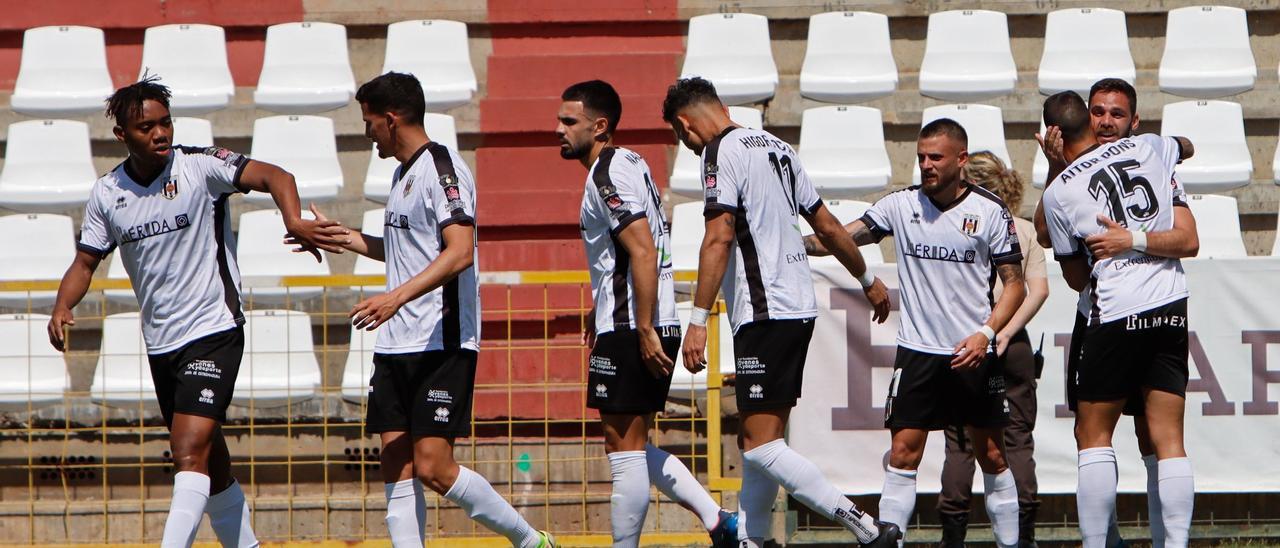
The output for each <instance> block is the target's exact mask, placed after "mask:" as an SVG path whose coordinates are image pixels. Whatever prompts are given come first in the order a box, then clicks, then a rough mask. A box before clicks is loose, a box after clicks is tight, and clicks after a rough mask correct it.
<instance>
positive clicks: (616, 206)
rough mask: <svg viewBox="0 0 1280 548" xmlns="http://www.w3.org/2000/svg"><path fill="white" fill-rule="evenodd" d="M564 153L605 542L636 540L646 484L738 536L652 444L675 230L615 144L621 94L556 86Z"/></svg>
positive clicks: (670, 315) (730, 539) (674, 327)
mask: <svg viewBox="0 0 1280 548" xmlns="http://www.w3.org/2000/svg"><path fill="white" fill-rule="evenodd" d="M561 101H562V102H561V103H560V110H559V112H557V114H556V118H557V120H558V122H559V124H558V125H557V127H556V134H557V135H558V136H559V138H560V157H562V158H564V159H566V160H577V161H578V162H580V163H581V164H582V166H583V167H585V168H586V169H587V180H586V184H585V188H584V190H583V196H582V208H581V213H580V217H579V223H580V227H581V229H582V240H583V243H584V244H585V246H586V252H587V263H588V266H589V271H590V274H591V289H592V294H593V303H594V305H593V307H592V312H591V314H589V317H588V321H587V331H586V339H587V347H588V348H589V349H590V351H591V356H590V362H589V368H588V371H587V407H590V408H592V409H596V410H598V411H599V412H600V422H601V423H602V426H603V427H604V428H603V429H604V440H605V453H606V454H607V455H608V458H609V470H610V474H611V476H612V478H613V495H612V496H611V497H610V499H609V505H610V518H611V519H610V522H611V529H612V533H613V545H614V546H617V547H624V548H625V547H632V546H636V545H638V543H639V541H640V530H641V529H642V528H643V527H644V521H645V514H646V512H647V511H648V509H649V485H650V484H651V483H652V484H653V485H654V486H656V487H657V488H658V489H659V490H660V491H662V493H663V494H665V495H667V496H668V497H670V498H671V499H672V500H674V501H676V502H677V503H679V504H680V505H681V506H684V507H685V508H688V509H689V510H690V511H692V512H693V513H694V514H696V515H697V516H698V518H699V520H700V521H701V522H702V525H703V527H705V528H706V529H707V532H708V533H709V534H710V536H711V541H712V545H713V546H715V547H724V548H728V547H731V546H736V545H737V524H738V520H737V516H736V515H735V514H732V513H730V512H728V511H725V510H723V509H721V508H720V505H719V504H716V502H715V500H714V499H712V498H711V495H709V494H708V493H707V491H706V489H704V488H703V487H702V485H701V484H699V483H698V480H697V478H695V477H694V476H693V474H691V473H690V472H689V470H688V468H686V467H685V465H684V464H683V463H682V462H680V460H679V459H677V458H676V457H674V456H672V455H671V454H670V453H667V452H666V451H663V450H662V449H660V448H658V447H656V446H654V445H652V444H650V443H648V439H649V431H650V430H651V429H652V428H653V419H654V414H655V413H657V412H659V411H662V410H663V408H664V407H665V404H666V401H667V392H668V390H669V389H670V387H671V369H672V366H673V365H674V360H675V358H676V353H677V352H678V351H679V348H680V320H679V318H678V317H677V316H676V299H675V287H674V283H673V282H674V280H673V278H672V270H671V251H670V250H671V236H670V232H671V229H670V227H669V226H668V224H667V221H666V219H665V217H664V216H663V213H662V200H661V198H659V197H658V189H657V187H655V186H654V182H653V177H652V176H651V175H650V173H649V165H648V164H647V163H646V162H645V159H644V158H643V157H641V156H640V155H639V154H637V153H635V152H634V151H631V150H628V149H626V148H622V147H617V146H614V144H613V136H614V134H615V133H616V132H617V129H618V121H619V120H620V119H621V117H622V101H621V99H620V98H619V97H618V93H617V91H615V90H614V89H613V86H611V85H609V84H608V83H607V82H603V81H600V80H591V81H588V82H580V83H577V84H574V85H572V86H569V87H568V88H567V89H565V91H564V93H563V94H561Z"/></svg>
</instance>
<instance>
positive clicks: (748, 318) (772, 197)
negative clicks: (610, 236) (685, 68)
mask: <svg viewBox="0 0 1280 548" xmlns="http://www.w3.org/2000/svg"><path fill="white" fill-rule="evenodd" d="M662 117H663V119H664V120H666V121H667V123H669V124H671V127H672V129H673V130H674V131H675V134H676V136H677V137H678V138H679V139H680V141H681V142H682V143H683V144H684V145H685V146H687V147H689V148H690V149H691V150H693V151H694V152H696V153H698V154H700V155H701V156H702V181H703V187H704V192H705V200H704V201H705V204H706V206H705V210H704V215H705V218H706V236H705V237H704V239H703V241H702V248H701V251H700V255H699V260H698V285H697V290H696V294H695V295H694V301H693V305H694V310H693V314H692V319H691V321H690V326H689V330H688V333H686V334H685V339H684V352H683V354H684V363H685V367H686V368H688V369H689V370H690V371H694V372H697V371H700V370H701V369H703V368H704V367H705V364H706V361H707V360H706V341H707V329H706V323H707V315H708V309H709V308H710V307H711V306H712V305H713V304H714V303H715V299H716V294H717V292H719V291H720V290H721V289H723V291H724V297H725V299H726V300H727V301H728V304H729V315H730V323H731V324H732V325H733V329H734V336H733V348H734V356H735V359H736V361H737V363H736V364H735V369H736V371H737V381H736V384H737V398H738V411H739V413H740V414H741V416H742V434H741V435H740V436H739V445H740V447H741V448H742V449H743V454H742V456H743V460H744V461H745V466H744V467H743V473H742V491H741V493H740V494H739V499H738V513H739V517H738V520H739V526H738V539H739V540H740V541H742V546H743V547H747V548H749V547H757V546H761V545H762V544H763V543H764V540H765V539H766V538H768V537H769V528H770V527H769V526H770V518H769V515H770V508H771V507H772V505H773V500H774V498H775V497H776V496H777V493H778V487H779V486H782V487H783V488H785V489H786V490H787V492H788V493H789V494H791V495H792V496H794V497H796V499H797V500H799V501H801V502H802V503H804V504H805V505H806V506H808V507H810V508H812V509H813V510H814V511H816V512H818V513H820V514H821V515H823V516H825V517H826V518H828V519H833V520H835V521H836V522H837V523H839V524H840V525H842V526H843V527H845V528H846V529H848V530H849V531H850V532H852V533H853V534H854V536H855V537H856V538H857V541H858V543H859V544H861V545H864V546H893V545H895V544H896V543H897V542H898V538H899V537H900V535H899V533H898V528H897V526H895V525H892V524H884V523H880V522H878V521H876V520H875V518H873V517H871V516H870V515H869V514H866V513H863V512H861V511H859V510H858V509H857V507H855V506H854V504H853V502H851V501H849V500H848V499H846V498H845V497H844V496H843V495H842V494H841V493H840V491H839V490H838V489H836V487H835V486H834V485H832V484H831V483H830V482H829V481H827V479H826V478H824V477H823V476H822V473H821V472H820V471H819V470H818V468H817V467H816V466H814V464H813V463H812V462H810V461H809V460H808V459H806V458H804V457H803V456H801V455H800V454H799V453H796V452H795V451H793V450H792V449H791V448H790V447H787V445H786V442H785V440H783V432H784V430H785V428H786V425H787V419H788V418H789V417H790V414H791V408H792V407H794V406H795V404H796V400H797V399H799V397H800V387H801V381H802V376H803V372H804V362H805V358H806V355H807V353H808V348H809V340H810V338H811V337H812V336H813V327H814V320H815V319H816V317H817V315H818V311H817V300H816V298H815V295H814V291H813V278H812V273H811V272H810V270H809V263H808V258H807V255H806V254H805V249H804V244H803V241H802V239H801V237H800V227H799V219H798V216H803V217H804V218H805V220H806V221H807V222H809V224H810V225H812V226H813V229H814V233H815V234H816V235H817V236H818V238H820V239H821V240H822V241H823V242H824V243H825V244H826V245H828V246H830V247H831V248H832V249H833V251H834V254H835V255H836V257H837V258H838V259H839V260H840V262H841V264H843V265H844V266H845V268H846V269H848V270H849V273H850V274H852V275H854V277H855V278H858V279H859V282H860V283H861V285H862V287H863V289H864V291H865V292H866V295H867V297H868V299H869V300H870V302H871V304H872V307H873V309H874V310H875V313H874V319H875V321H877V322H883V321H884V320H885V318H887V317H888V312H889V308H888V307H889V299H888V291H887V290H886V289H885V287H884V284H883V283H881V282H880V280H878V279H876V278H875V277H874V276H872V275H871V274H870V272H869V271H868V270H867V267H866V263H865V262H864V261H863V260H862V255H861V254H860V253H859V252H858V248H857V247H856V246H854V245H853V242H852V241H851V240H850V239H849V238H848V237H847V236H846V235H845V233H844V230H843V229H842V228H841V226H840V222H839V221H838V220H836V218H835V217H834V216H832V215H831V212H829V211H828V210H827V208H826V205H825V204H824V203H823V202H822V199H821V198H820V197H819V196H818V193H817V192H816V190H815V189H814V186H813V182H812V181H811V180H810V179H809V176H808V175H807V174H806V173H805V171H804V168H803V167H802V166H801V165H800V161H799V158H798V157H797V155H796V153H795V150H793V149H792V148H791V146H790V145H788V144H787V143H785V142H783V141H782V140H781V139H778V138H777V137H775V136H774V135H772V134H770V133H768V132H765V131H761V130H754V129H747V128H743V127H740V126H738V125H736V124H734V123H733V121H732V120H730V119H729V114H728V109H727V107H725V106H724V104H723V103H722V102H721V101H720V97H719V96H718V95H717V94H716V91H715V87H714V86H713V85H712V84H711V83H710V82H708V81H707V80H705V79H702V78H697V77H694V78H687V79H681V80H679V81H677V82H676V83H675V85H672V86H671V87H669V88H668V89H667V97H666V100H665V101H664V103H663V113H662Z"/></svg>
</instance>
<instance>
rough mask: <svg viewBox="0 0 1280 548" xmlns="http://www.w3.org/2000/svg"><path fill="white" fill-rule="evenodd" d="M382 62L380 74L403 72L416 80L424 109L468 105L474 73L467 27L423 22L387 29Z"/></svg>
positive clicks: (432, 109) (392, 25) (400, 23)
mask: <svg viewBox="0 0 1280 548" xmlns="http://www.w3.org/2000/svg"><path fill="white" fill-rule="evenodd" d="M386 49H387V52H386V60H385V61H383V63H382V72H383V73H387V72H391V71H396V72H407V73H409V74H412V75H414V76H417V77H418V81H420V82H421V83H422V93H423V95H424V96H425V97H426V100H427V110H429V111H435V112H443V111H445V110H448V109H451V108H454V107H460V106H462V105H465V104H467V103H469V102H471V97H472V96H473V95H475V93H476V87H477V86H476V73H475V69H473V68H472V67H471V52H470V46H469V45H468V43H467V24H466V23H461V22H458V21H444V20H439V19H423V20H419V21H400V22H398V23H392V24H390V25H388V26H387V46H386Z"/></svg>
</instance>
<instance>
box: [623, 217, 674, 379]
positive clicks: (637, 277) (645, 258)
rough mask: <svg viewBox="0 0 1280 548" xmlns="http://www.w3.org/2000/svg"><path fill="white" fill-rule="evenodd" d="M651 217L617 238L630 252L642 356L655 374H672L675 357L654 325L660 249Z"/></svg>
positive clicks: (640, 221)
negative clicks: (668, 352)
mask: <svg viewBox="0 0 1280 548" xmlns="http://www.w3.org/2000/svg"><path fill="white" fill-rule="evenodd" d="M652 234H653V233H652V232H650V229H649V221H648V220H646V219H639V220H637V221H633V222H632V223H631V224H629V225H627V226H626V228H623V229H622V231H621V232H619V233H618V241H619V242H621V243H622V247H623V249H625V250H626V253H627V254H628V255H630V256H631V287H632V289H633V290H634V291H635V299H636V333H637V334H638V335H639V338H640V357H641V358H642V359H643V360H644V362H645V366H646V367H648V368H649V372H650V373H653V375H654V376H655V377H658V378H662V377H664V376H667V375H670V374H671V365H672V363H673V362H672V361H671V359H670V358H668V357H667V355H666V353H665V352H663V350H662V339H661V338H660V337H658V332H657V331H656V330H655V329H654V328H653V311H654V310H657V308H658V249H657V248H656V247H655V246H654V245H653V235H652Z"/></svg>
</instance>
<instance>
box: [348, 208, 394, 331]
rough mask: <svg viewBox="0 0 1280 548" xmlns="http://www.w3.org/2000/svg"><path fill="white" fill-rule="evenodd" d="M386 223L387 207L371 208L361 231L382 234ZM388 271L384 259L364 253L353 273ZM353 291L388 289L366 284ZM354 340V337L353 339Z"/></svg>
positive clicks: (380, 291)
mask: <svg viewBox="0 0 1280 548" xmlns="http://www.w3.org/2000/svg"><path fill="white" fill-rule="evenodd" d="M385 224H386V210H385V209H381V208H379V209H371V210H369V211H366V212H364V219H363V220H362V221H361V222H360V232H363V233H365V234H368V235H370V236H378V237H381V236H382V230H383V228H382V227H383V226H385ZM386 273H387V267H386V265H385V264H383V263H382V261H375V260H373V259H370V258H368V257H365V256H364V255H361V256H359V257H356V266H355V269H354V271H353V272H352V274H355V275H357V276H381V275H384V274H386ZM351 290H352V291H363V292H364V293H363V294H364V295H374V294H377V293H382V292H385V291H386V290H387V286H386V285H385V284H384V285H366V286H359V287H352V288H351ZM353 340H354V339H353Z"/></svg>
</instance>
